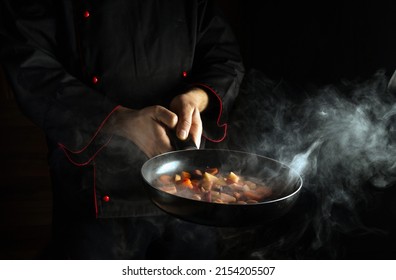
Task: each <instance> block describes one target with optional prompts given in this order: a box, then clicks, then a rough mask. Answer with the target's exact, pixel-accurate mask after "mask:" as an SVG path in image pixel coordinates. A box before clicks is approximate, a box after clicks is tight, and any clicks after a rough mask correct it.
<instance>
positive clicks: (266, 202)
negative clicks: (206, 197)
mask: <svg viewBox="0 0 396 280" xmlns="http://www.w3.org/2000/svg"><path fill="white" fill-rule="evenodd" d="M197 151H205V152H211V151H213V152H214V151H216V152H225V153H231V152H232V153H236V154H244V155H250V156H256V157H260V158H264V159H266V160H269V161H272V162H275V163H276V164H278V165H281V166H283V167H285V168H287V169H288V170H290V171H291V172H292V173H293V174H294V175H293V176H295V177H296V184H298V187H297V188H296V190H295V191H293V192H292V193H290V194H288V195H286V196H282V197H279V198H276V199H272V200H268V201H261V202H257V203H251V204H237V203H228V204H222V203H214V202H209V201H200V200H195V199H191V198H187V197H182V196H178V195H174V194H170V193H166V192H164V191H161V190H159V189H158V188H156V187H154V186H153V185H152V184H151V183H150V182H149V181H148V180H147V179H146V177H145V176H144V174H143V171H144V170H145V167H146V166H147V165H148V164H150V162H152V161H154V160H155V159H157V158H159V157H164V156H166V155H171V154H172V155H173V154H178V153H184V154H185V153H186V152H187V153H189V152H197ZM140 170H141V176H142V178H143V180H144V181H145V182H146V185H148V186H149V187H150V188H152V189H154V190H155V191H158V192H160V193H164V194H166V195H169V196H171V197H175V198H177V199H182V200H188V201H194V202H195V203H207V204H208V205H217V204H218V205H221V206H222V207H242V206H243V207H255V206H259V205H263V204H272V203H277V202H280V201H283V200H287V199H289V198H290V197H293V196H295V195H296V194H297V193H299V192H300V190H301V189H302V186H303V178H302V176H301V174H300V173H298V172H297V171H296V170H295V169H293V168H292V167H290V166H289V165H288V164H286V163H284V162H281V161H279V160H276V159H274V158H270V157H267V156H264V155H260V154H256V153H251V152H246V151H241V150H232V149H194V150H176V151H170V152H166V153H163V154H160V155H157V156H154V157H152V158H150V159H148V160H147V161H146V162H144V163H143V165H142V167H141V169H140Z"/></svg>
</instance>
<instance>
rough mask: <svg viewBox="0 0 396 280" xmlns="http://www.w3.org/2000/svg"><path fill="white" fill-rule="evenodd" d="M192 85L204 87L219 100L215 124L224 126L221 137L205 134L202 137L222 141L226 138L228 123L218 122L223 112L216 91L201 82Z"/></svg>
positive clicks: (221, 103) (216, 141)
mask: <svg viewBox="0 0 396 280" xmlns="http://www.w3.org/2000/svg"><path fill="white" fill-rule="evenodd" d="M193 85H197V86H201V87H204V88H205V89H208V90H209V91H210V92H212V93H213V94H214V95H215V96H216V97H217V99H218V100H219V103H220V111H219V115H218V116H217V120H216V125H217V126H218V127H222V128H224V134H223V137H221V138H220V139H211V138H209V137H207V136H206V135H203V137H204V138H206V139H207V140H209V141H211V142H214V143H220V142H221V141H223V140H224V139H225V138H226V136H227V128H228V124H227V123H223V124H220V118H221V115H222V114H223V101H222V100H221V98H220V96H219V95H218V94H217V93H216V91H215V90H214V89H212V88H211V87H209V86H208V85H205V84H201V83H195V84H193Z"/></svg>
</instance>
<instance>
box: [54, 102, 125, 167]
mask: <svg viewBox="0 0 396 280" xmlns="http://www.w3.org/2000/svg"><path fill="white" fill-rule="evenodd" d="M120 106H121V105H117V106H116V107H114V108H113V109H112V110H111V112H110V113H109V114H108V115H107V116H106V117H105V118H104V120H103V121H102V122H101V123H100V125H99V127H98V128H97V129H96V131H95V132H94V134H93V136H92V137H91V138H90V139H89V141H88V143H87V144H86V145H85V146H83V147H82V148H80V149H78V150H72V149H69V148H68V147H66V145H64V144H63V143H58V147H59V148H60V149H61V150H62V151H63V152H64V154H65V156H66V157H67V159H68V160H69V161H70V162H71V163H72V164H74V165H76V166H86V165H88V164H90V163H91V162H92V161H93V160H94V159H95V157H96V156H97V155H98V154H99V153H100V151H102V149H104V148H105V147H106V146H107V145H108V144H109V143H110V141H111V139H112V135H111V134H108V133H103V132H102V128H103V127H104V125H105V124H106V123H107V121H108V120H109V118H110V116H111V115H112V114H113V113H114V112H115V111H117V110H118V108H120Z"/></svg>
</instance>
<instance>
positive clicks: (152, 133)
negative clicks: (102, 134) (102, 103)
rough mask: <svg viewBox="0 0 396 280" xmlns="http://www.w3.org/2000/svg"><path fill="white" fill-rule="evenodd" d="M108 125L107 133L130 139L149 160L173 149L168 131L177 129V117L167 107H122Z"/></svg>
mask: <svg viewBox="0 0 396 280" xmlns="http://www.w3.org/2000/svg"><path fill="white" fill-rule="evenodd" d="M108 123H109V124H108V125H107V126H106V129H107V131H109V132H111V133H114V134H118V135H121V136H123V137H126V138H128V139H129V140H131V141H132V142H133V143H134V144H135V145H136V146H137V147H138V148H139V149H140V150H142V151H143V152H144V153H145V154H146V155H147V156H148V157H149V158H151V157H153V156H156V155H159V154H162V153H165V152H169V151H171V150H172V149H173V148H172V145H171V143H170V140H169V137H168V135H167V131H169V130H171V129H175V127H176V124H177V115H176V114H175V113H173V112H171V111H170V110H168V109H166V108H165V107H162V106H150V107H146V108H143V109H141V110H132V109H128V108H125V107H120V108H119V109H118V110H117V111H116V112H114V113H113V115H112V117H111V120H110V122H108Z"/></svg>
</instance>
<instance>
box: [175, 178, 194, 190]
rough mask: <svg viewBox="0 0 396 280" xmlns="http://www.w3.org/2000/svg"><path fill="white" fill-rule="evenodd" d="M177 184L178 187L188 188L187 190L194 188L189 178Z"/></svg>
mask: <svg viewBox="0 0 396 280" xmlns="http://www.w3.org/2000/svg"><path fill="white" fill-rule="evenodd" d="M177 184H178V185H179V186H181V187H184V188H189V189H193V188H194V186H193V184H192V183H191V180H190V179H189V178H184V179H181V180H180V181H178V182H177Z"/></svg>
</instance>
